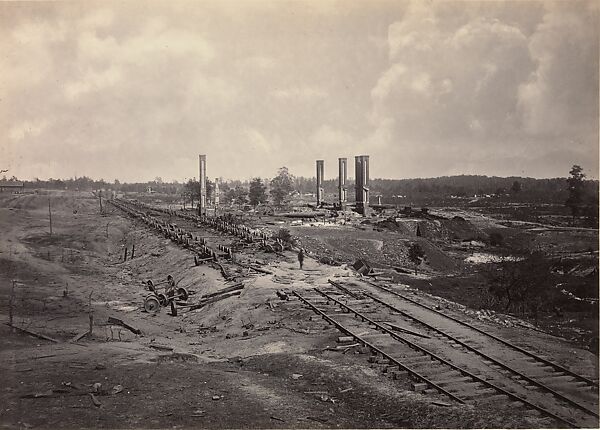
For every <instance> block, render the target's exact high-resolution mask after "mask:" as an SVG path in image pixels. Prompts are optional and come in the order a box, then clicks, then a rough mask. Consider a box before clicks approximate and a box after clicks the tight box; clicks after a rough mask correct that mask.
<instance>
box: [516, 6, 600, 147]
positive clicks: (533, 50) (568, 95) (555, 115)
mask: <svg viewBox="0 0 600 430" xmlns="http://www.w3.org/2000/svg"><path fill="white" fill-rule="evenodd" d="M592 8H594V7H593V5H592V4H591V3H590V4H585V3H576V6H574V7H573V6H570V7H567V5H561V4H556V5H552V6H551V7H550V8H549V10H547V12H546V13H545V15H544V18H543V22H542V23H541V24H540V25H539V26H538V29H537V31H536V32H535V34H534V35H533V37H532V38H531V40H530V42H529V51H530V54H531V57H532V58H533V59H534V61H535V62H536V64H537V67H536V68H535V69H534V70H533V71H532V73H531V74H530V76H529V79H528V80H527V81H526V82H524V83H523V84H522V85H521V86H520V88H519V108H520V110H521V114H522V115H523V117H524V124H525V128H526V131H527V132H528V133H531V134H539V135H544V136H546V135H556V136H558V137H561V138H568V137H580V136H582V132H583V134H584V135H585V133H592V134H596V135H597V133H598V52H599V50H600V47H599V42H598V40H599V38H598V25H597V24H598V10H597V7H595V8H594V9H595V10H593V9H592Z"/></svg>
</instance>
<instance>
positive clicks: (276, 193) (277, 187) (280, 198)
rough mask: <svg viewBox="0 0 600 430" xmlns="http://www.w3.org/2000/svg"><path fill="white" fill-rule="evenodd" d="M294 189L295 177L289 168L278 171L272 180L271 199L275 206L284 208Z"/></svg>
mask: <svg viewBox="0 0 600 430" xmlns="http://www.w3.org/2000/svg"><path fill="white" fill-rule="evenodd" d="M293 189H294V177H293V176H292V175H291V174H290V172H289V171H288V168H287V167H282V168H280V169H279V170H278V172H277V176H275V177H274V178H273V179H271V191H270V193H271V198H272V199H273V203H274V204H275V206H282V205H283V204H284V203H286V202H287V200H288V198H289V195H290V193H291V192H292V191H293Z"/></svg>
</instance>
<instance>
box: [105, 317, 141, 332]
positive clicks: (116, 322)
mask: <svg viewBox="0 0 600 430" xmlns="http://www.w3.org/2000/svg"><path fill="white" fill-rule="evenodd" d="M108 323H109V324H113V325H118V326H121V327H124V328H126V329H127V330H129V331H130V332H132V333H133V334H137V335H141V334H142V331H141V330H139V329H137V328H134V327H132V326H130V325H129V324H126V323H125V322H123V321H122V320H120V319H118V318H113V317H108Z"/></svg>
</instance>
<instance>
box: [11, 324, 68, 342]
mask: <svg viewBox="0 0 600 430" xmlns="http://www.w3.org/2000/svg"><path fill="white" fill-rule="evenodd" d="M6 325H7V326H9V327H12V328H16V329H17V330H20V331H22V332H23V333H27V334H28V335H31V336H35V337H37V338H38V339H44V340H49V341H50V342H54V343H59V341H58V340H56V339H54V338H52V337H50V336H46V335H45V334H41V333H36V332H34V331H32V330H29V329H26V328H23V327H19V326H16V325H14V324H9V323H6Z"/></svg>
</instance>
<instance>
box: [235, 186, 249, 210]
mask: <svg viewBox="0 0 600 430" xmlns="http://www.w3.org/2000/svg"><path fill="white" fill-rule="evenodd" d="M233 198H234V202H235V203H237V204H238V205H244V204H246V203H248V190H247V189H246V188H244V187H242V186H241V185H236V187H235V188H234V189H233Z"/></svg>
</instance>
